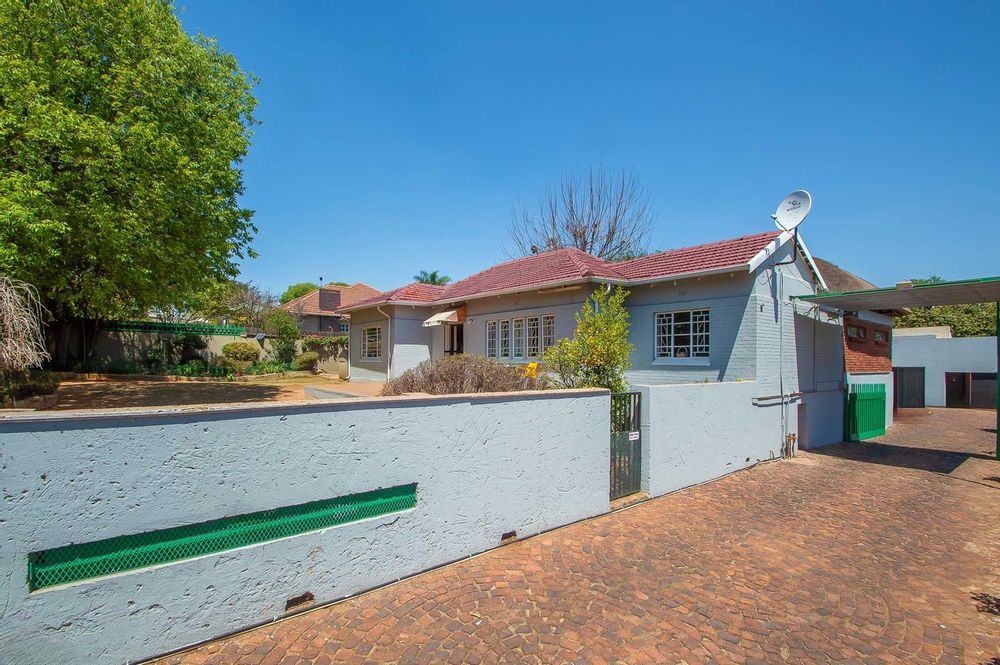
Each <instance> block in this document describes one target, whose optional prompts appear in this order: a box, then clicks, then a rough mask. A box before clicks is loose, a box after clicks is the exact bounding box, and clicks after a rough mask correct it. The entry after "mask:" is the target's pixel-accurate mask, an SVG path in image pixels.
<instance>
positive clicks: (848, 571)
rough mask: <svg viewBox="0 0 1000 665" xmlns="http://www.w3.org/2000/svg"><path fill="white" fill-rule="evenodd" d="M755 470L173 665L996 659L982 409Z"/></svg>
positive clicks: (904, 420)
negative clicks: (213, 664) (877, 442)
mask: <svg viewBox="0 0 1000 665" xmlns="http://www.w3.org/2000/svg"><path fill="white" fill-rule="evenodd" d="M899 423H900V424H899V425H898V426H897V427H895V428H894V429H893V430H892V431H891V433H890V435H889V436H887V437H885V438H884V439H883V440H882V443H880V444H871V443H866V444H850V445H843V446H836V447H833V448H828V449H825V450H823V451H822V452H821V453H815V454H808V453H804V454H802V455H800V457H798V458H797V459H796V460H793V461H784V462H778V463H773V464H768V465H763V466H759V467H757V468H755V469H753V470H750V471H745V472H741V473H737V474H735V475H733V476H730V477H728V478H726V479H724V480H721V481H719V482H716V483H711V484H709V485H705V486H702V487H698V488H694V489H690V490H685V491H683V492H679V493H677V494H675V495H673V496H669V497H664V498H661V499H657V500H653V501H649V502H646V503H644V504H641V505H639V506H636V507H633V508H631V509H628V510H625V511H622V512H619V513H615V514H613V515H610V516H605V517H601V518H598V519H595V520H592V521H589V522H586V523H583V524H579V525H575V526H572V527H568V528H565V529H562V530H559V531H555V532H552V533H549V534H545V535H542V536H539V537H536V538H533V539H529V540H526V541H523V542H519V543H515V544H513V545H510V546H507V547H503V548H501V549H498V550H495V551H493V552H491V553H488V554H486V555H483V556H480V557H477V558H474V559H471V560H468V561H466V562H463V563H460V564H456V565H453V566H449V567H447V568H443V569H441V570H438V571H435V572H432V573H429V574H426V575H423V576H420V577H416V578H413V579H411V580H408V581H404V582H402V583H399V584H396V585H393V586H391V587H386V588H384V589H382V590H379V591H376V592H373V593H369V594H366V595H363V596H360V597H357V598H355V599H352V600H350V601H347V602H343V603H340V604H338V605H334V606H332V607H329V608H325V609H320V610H317V611H314V612H310V613H307V614H305V615H302V616H299V617H296V618H293V619H290V620H287V621H284V622H281V623H277V624H273V625H271V626H267V627H264V628H260V629H257V630H255V631H251V632H248V633H244V634H242V635H239V636H237V637H234V638H231V639H228V640H225V641H221V642H216V643H213V644H210V645H208V646H206V647H203V648H201V649H200V650H197V651H194V652H190V653H187V654H184V655H182V656H177V657H173V658H170V659H167V662H171V663H254V664H257V663H261V664H284V663H332V662H346V663H384V662H397V661H398V662H406V663H429V662H451V663H464V662H468V663H479V662H505V663H522V662H543V663H558V662H581V663H643V662H648V663H692V664H693V663H752V662H759V663H815V662H843V663H888V662H899V663H998V664H1000V659H998V658H997V657H998V656H1000V600H998V596H1000V463H998V462H996V461H993V460H992V459H989V457H990V456H991V455H992V450H993V436H994V435H993V433H992V431H991V430H992V428H993V427H994V426H995V421H994V413H993V412H986V411H965V410H951V411H945V410H943V409H940V410H931V411H922V410H921V411H914V412H909V413H904V414H902V415H901V417H900V420H899Z"/></svg>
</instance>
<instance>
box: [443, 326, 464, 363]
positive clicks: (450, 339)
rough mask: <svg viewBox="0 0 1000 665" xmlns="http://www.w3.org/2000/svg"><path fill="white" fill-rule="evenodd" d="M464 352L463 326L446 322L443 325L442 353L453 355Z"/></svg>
mask: <svg viewBox="0 0 1000 665" xmlns="http://www.w3.org/2000/svg"><path fill="white" fill-rule="evenodd" d="M464 352H465V326H463V325H462V324H458V325H455V324H453V323H447V324H445V326H444V355H446V356H454V355H457V354H459V353H464Z"/></svg>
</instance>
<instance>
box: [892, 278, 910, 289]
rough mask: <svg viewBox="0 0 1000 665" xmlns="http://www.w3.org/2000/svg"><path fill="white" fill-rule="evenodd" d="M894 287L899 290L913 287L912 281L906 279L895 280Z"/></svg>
mask: <svg viewBox="0 0 1000 665" xmlns="http://www.w3.org/2000/svg"><path fill="white" fill-rule="evenodd" d="M896 288H897V289H900V290H902V289H912V288H913V282H911V281H909V280H906V281H903V282H896Z"/></svg>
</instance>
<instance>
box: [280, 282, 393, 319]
mask: <svg viewBox="0 0 1000 665" xmlns="http://www.w3.org/2000/svg"><path fill="white" fill-rule="evenodd" d="M379 293H380V291H379V290H378V289H375V288H372V287H370V286H368V285H367V284H363V283H361V282H355V283H354V284H351V285H350V286H340V285H339V284H327V285H326V286H324V287H322V288H319V289H316V290H314V291H310V292H309V293H306V294H305V295H301V296H299V297H298V298H294V299H292V300H289V301H288V302H286V303H285V304H284V305H281V309H284V310H286V311H288V312H293V313H295V314H313V315H318V316H336V315H337V314H336V310H337V309H339V308H341V307H348V306H350V305H353V304H354V303H356V302H358V301H359V300H365V299H366V298H371V297H373V296H377V295H379Z"/></svg>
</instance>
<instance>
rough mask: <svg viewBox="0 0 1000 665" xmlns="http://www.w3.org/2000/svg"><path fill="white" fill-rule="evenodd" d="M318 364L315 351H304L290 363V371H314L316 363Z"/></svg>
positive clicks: (317, 356)
mask: <svg viewBox="0 0 1000 665" xmlns="http://www.w3.org/2000/svg"><path fill="white" fill-rule="evenodd" d="M318 362H319V354H318V353H316V352H315V351H306V352H305V353H300V354H299V355H298V356H296V357H295V360H293V361H292V369H296V370H300V371H301V370H306V369H309V370H311V369H315V368H316V363H318Z"/></svg>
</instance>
